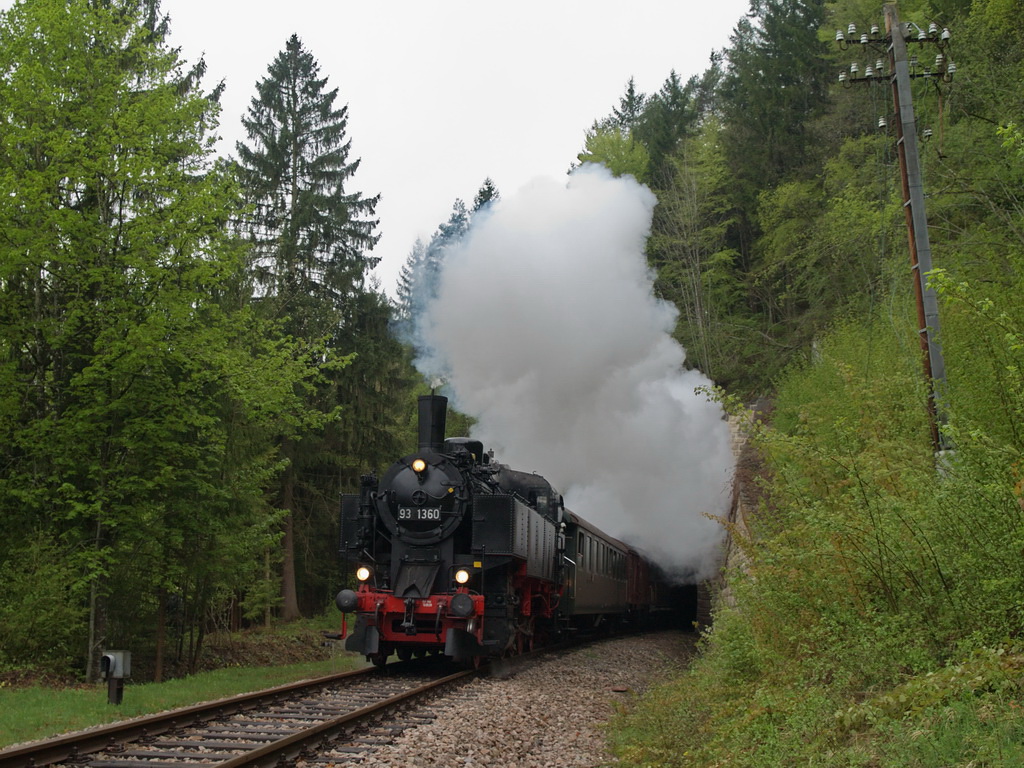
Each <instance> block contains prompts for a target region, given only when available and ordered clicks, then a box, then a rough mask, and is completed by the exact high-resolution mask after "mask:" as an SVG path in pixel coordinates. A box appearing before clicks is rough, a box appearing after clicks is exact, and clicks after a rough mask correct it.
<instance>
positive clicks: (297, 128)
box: [237, 35, 386, 619]
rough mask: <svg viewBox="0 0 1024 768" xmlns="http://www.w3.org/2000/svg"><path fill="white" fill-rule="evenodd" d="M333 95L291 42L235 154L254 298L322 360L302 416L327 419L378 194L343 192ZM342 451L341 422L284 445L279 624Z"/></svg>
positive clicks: (262, 85) (293, 601) (289, 614)
mask: <svg viewBox="0 0 1024 768" xmlns="http://www.w3.org/2000/svg"><path fill="white" fill-rule="evenodd" d="M337 95H338V91H337V89H328V88H327V78H326V77H322V76H321V75H320V66H319V64H318V63H317V61H316V60H315V58H314V57H313V55H312V54H311V53H310V52H309V51H307V50H306V49H305V48H304V46H303V45H302V42H301V41H300V40H299V38H298V36H297V35H292V36H291V38H289V40H288V41H287V43H286V45H285V48H284V50H283V51H281V52H280V53H279V54H278V55H277V57H276V58H275V59H274V61H273V62H272V63H271V64H270V66H269V67H268V70H267V76H266V77H265V78H264V79H263V80H261V81H260V82H259V83H258V84H257V86H256V95H255V96H254V97H253V99H252V102H251V104H250V106H249V109H248V113H247V115H246V117H245V118H243V120H242V123H243V125H244V126H245V129H246V132H247V135H248V143H242V142H239V143H238V145H237V152H238V166H239V171H240V176H241V179H242V183H243V185H244V187H245V190H246V196H247V199H248V202H249V204H250V206H251V209H250V210H251V213H250V214H249V216H248V217H247V218H246V219H245V220H244V222H243V225H242V230H243V233H244V235H245V237H246V239H247V240H248V241H249V242H250V245H251V249H252V250H251V259H250V263H251V268H252V276H253V281H254V288H255V293H256V298H257V301H258V304H259V305H260V307H261V308H262V311H263V312H264V313H265V315H266V316H268V317H274V318H276V319H277V320H278V321H279V322H280V327H281V330H282V332H283V334H285V335H286V336H289V337H292V338H295V339H298V340H301V341H303V342H305V343H306V344H307V346H308V349H309V352H310V354H311V355H321V354H322V355H323V356H324V363H323V365H322V382H321V384H320V386H318V387H317V388H315V389H314V390H313V391H310V392H307V393H306V397H307V401H308V405H309V407H310V408H312V409H316V410H319V411H321V412H323V413H326V414H335V413H336V411H337V410H338V406H339V405H340V403H339V396H340V394H339V393H340V388H339V387H340V382H341V375H342V374H341V368H342V367H343V366H344V364H346V363H347V362H348V361H349V360H350V358H349V357H348V355H349V353H351V352H353V351H355V350H353V349H352V344H353V339H352V335H351V330H352V326H353V325H354V324H355V322H356V319H357V318H356V316H355V309H354V308H355V307H357V306H361V305H366V304H367V302H365V301H364V300H363V299H362V298H361V297H363V296H365V294H366V292H367V288H366V275H367V272H368V271H369V269H371V268H372V267H373V266H374V264H375V263H376V262H375V260H374V259H372V258H371V257H370V256H369V255H368V252H369V251H370V249H371V248H373V246H374V245H375V244H376V242H377V240H378V238H379V235H377V234H375V230H376V227H377V221H376V219H374V218H373V216H374V210H375V207H376V205H377V201H378V199H379V196H374V197H363V196H362V194H361V193H358V192H349V191H348V189H347V187H348V185H349V184H350V182H351V180H352V176H353V174H354V173H355V172H356V170H357V168H358V167H359V161H358V160H352V159H350V157H349V155H350V151H351V141H350V140H349V138H348V137H347V134H346V131H347V126H348V107H347V106H342V107H338V106H336V104H335V102H336V100H337ZM369 303H370V304H373V302H369ZM374 306H377V305H376V304H375V305H374ZM378 309H379V307H378ZM375 311H376V310H375ZM379 325H380V324H379V323H378V324H377V325H375V326H374V327H377V326H379ZM383 325H384V327H385V328H386V322H385V323H384V324H383ZM321 344H323V345H324V346H323V347H322V348H321ZM349 395H351V392H350V393H349ZM349 448H350V444H349V441H348V440H347V439H346V437H345V435H343V434H341V425H340V423H339V422H338V420H337V419H335V420H334V421H333V423H331V424H328V425H327V426H326V427H325V428H324V429H323V430H322V431H321V432H319V433H317V434H310V435H307V436H306V437H304V439H302V440H300V441H288V440H286V441H283V443H282V445H281V451H282V454H283V458H284V459H286V461H287V468H286V469H285V470H284V472H283V474H282V477H281V481H280V485H279V487H278V489H277V494H278V503H279V505H280V506H281V508H282V509H284V510H285V511H286V513H287V518H286V522H285V526H284V539H283V542H284V543H283V552H282V558H283V565H282V599H283V602H282V609H281V610H282V617H283V618H285V619H292V618H296V617H298V616H299V613H300V612H299V604H298V589H297V585H296V574H295V555H294V553H295V542H296V539H297V538H302V537H308V536H309V532H310V531H311V530H316V529H318V528H320V527H321V525H320V521H319V520H318V518H321V517H323V516H325V515H332V513H333V502H331V501H330V500H331V499H333V498H335V497H336V494H337V491H338V488H337V484H338V478H337V472H336V471H333V472H332V471H331V470H330V467H331V466H335V467H336V466H337V465H338V464H339V463H340V462H342V461H343V460H345V458H346V454H347V453H348V450H349ZM325 467H326V469H325ZM328 554H329V553H328Z"/></svg>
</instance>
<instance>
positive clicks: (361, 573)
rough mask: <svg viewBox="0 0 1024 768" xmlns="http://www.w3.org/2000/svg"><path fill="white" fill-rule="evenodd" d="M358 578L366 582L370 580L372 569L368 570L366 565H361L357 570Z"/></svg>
mask: <svg viewBox="0 0 1024 768" xmlns="http://www.w3.org/2000/svg"><path fill="white" fill-rule="evenodd" d="M356 578H357V579H359V580H360V581H366V580H367V579H368V578H370V569H369V568H367V567H366V566H365V565H360V566H359V567H358V568H356Z"/></svg>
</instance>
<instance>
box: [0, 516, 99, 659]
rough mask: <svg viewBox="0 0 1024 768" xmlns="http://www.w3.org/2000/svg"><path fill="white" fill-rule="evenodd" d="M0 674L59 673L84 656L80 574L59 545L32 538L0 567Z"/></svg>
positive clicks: (38, 537)
mask: <svg viewBox="0 0 1024 768" xmlns="http://www.w3.org/2000/svg"><path fill="white" fill-rule="evenodd" d="M0 584H2V585H3V589H2V590H0V670H12V669H14V670H22V671H24V670H26V669H28V670H32V671H37V672H48V673H56V674H64V673H66V672H67V671H68V669H69V668H70V665H71V662H72V660H73V659H74V658H75V656H76V655H78V656H81V655H82V654H83V653H84V641H83V638H84V636H85V627H84V624H85V615H86V611H85V609H84V608H83V607H82V606H83V605H85V601H84V600H82V599H81V598H82V597H83V594H84V589H83V586H82V584H81V582H80V574H79V573H78V571H77V570H76V568H75V567H74V566H73V565H72V563H71V561H70V560H69V558H68V557H67V553H65V552H64V551H63V550H62V549H61V548H60V547H59V546H57V545H56V544H55V543H54V542H53V541H52V540H51V539H49V538H48V537H46V536H44V535H37V536H36V537H35V538H33V539H31V540H29V541H27V542H26V543H25V544H24V545H23V546H21V547H17V548H15V549H13V550H9V551H8V553H7V558H6V560H5V561H4V562H3V563H2V564H0Z"/></svg>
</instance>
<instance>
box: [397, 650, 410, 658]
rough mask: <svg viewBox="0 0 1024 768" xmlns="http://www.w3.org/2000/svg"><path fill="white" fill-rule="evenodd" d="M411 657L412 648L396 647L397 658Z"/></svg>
mask: <svg viewBox="0 0 1024 768" xmlns="http://www.w3.org/2000/svg"><path fill="white" fill-rule="evenodd" d="M411 658H412V648H399V649H398V660H399V661H409V659H411Z"/></svg>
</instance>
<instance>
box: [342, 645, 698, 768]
mask: <svg viewBox="0 0 1024 768" xmlns="http://www.w3.org/2000/svg"><path fill="white" fill-rule="evenodd" d="M694 639H695V638H694V636H693V635H690V634H684V633H674V632H671V633H670V632H666V633H659V634H656V635H647V636H642V637H628V638H619V639H615V640H611V641H605V642H602V643H599V644H595V645H592V646H589V647H585V648H580V649H577V650H573V651H571V652H567V653H561V654H558V655H557V656H554V657H552V658H549V659H545V660H543V661H541V662H538V663H533V664H530V665H528V666H524V667H523V668H522V669H520V670H518V671H514V672H512V673H511V676H509V677H508V678H506V679H496V678H494V677H490V678H482V679H478V680H475V681H473V682H472V683H469V684H467V685H464V686H462V687H461V688H460V689H459V690H458V691H456V692H453V693H452V694H449V695H448V696H446V697H444V698H442V699H438V700H436V701H435V702H434V704H433V705H432V707H433V711H434V712H435V713H436V714H437V719H436V720H434V721H433V722H430V723H428V724H424V725H421V726H418V727H416V728H414V729H411V730H409V731H406V732H405V733H403V734H402V735H401V736H400V737H399V738H398V740H397V741H396V742H395V743H394V744H392V745H388V746H384V747H381V748H380V749H379V750H375V751H374V752H372V753H368V754H366V755H365V756H364V758H363V760H362V761H360V763H359V764H360V765H363V766H372V767H373V768H384V767H385V766H396V767H397V766H402V768H408V767H409V766H458V767H459V768H471V767H473V766H476V767H478V768H484V767H485V766H486V768H498V767H500V766H516V768H555V767H556V766H557V767H558V768H570V767H573V768H582V767H585V766H586V767H589V766H598V765H607V764H608V763H610V762H614V759H613V758H612V757H611V755H610V754H609V753H608V751H607V749H606V746H605V740H604V735H603V732H602V728H601V726H602V724H604V723H605V722H607V721H608V719H609V718H610V717H611V716H612V714H613V713H614V711H615V707H616V706H626V707H628V706H629V705H630V703H631V702H632V701H633V698H634V697H635V696H636V695H637V694H639V693H642V692H643V691H644V690H646V689H647V688H648V687H649V686H651V685H655V684H657V683H660V682H664V681H665V680H666V679H668V677H669V676H670V675H671V674H672V673H673V672H678V671H679V670H680V669H681V668H683V667H684V666H685V665H686V663H687V661H688V659H689V657H690V656H691V655H692V652H693V646H694Z"/></svg>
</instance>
